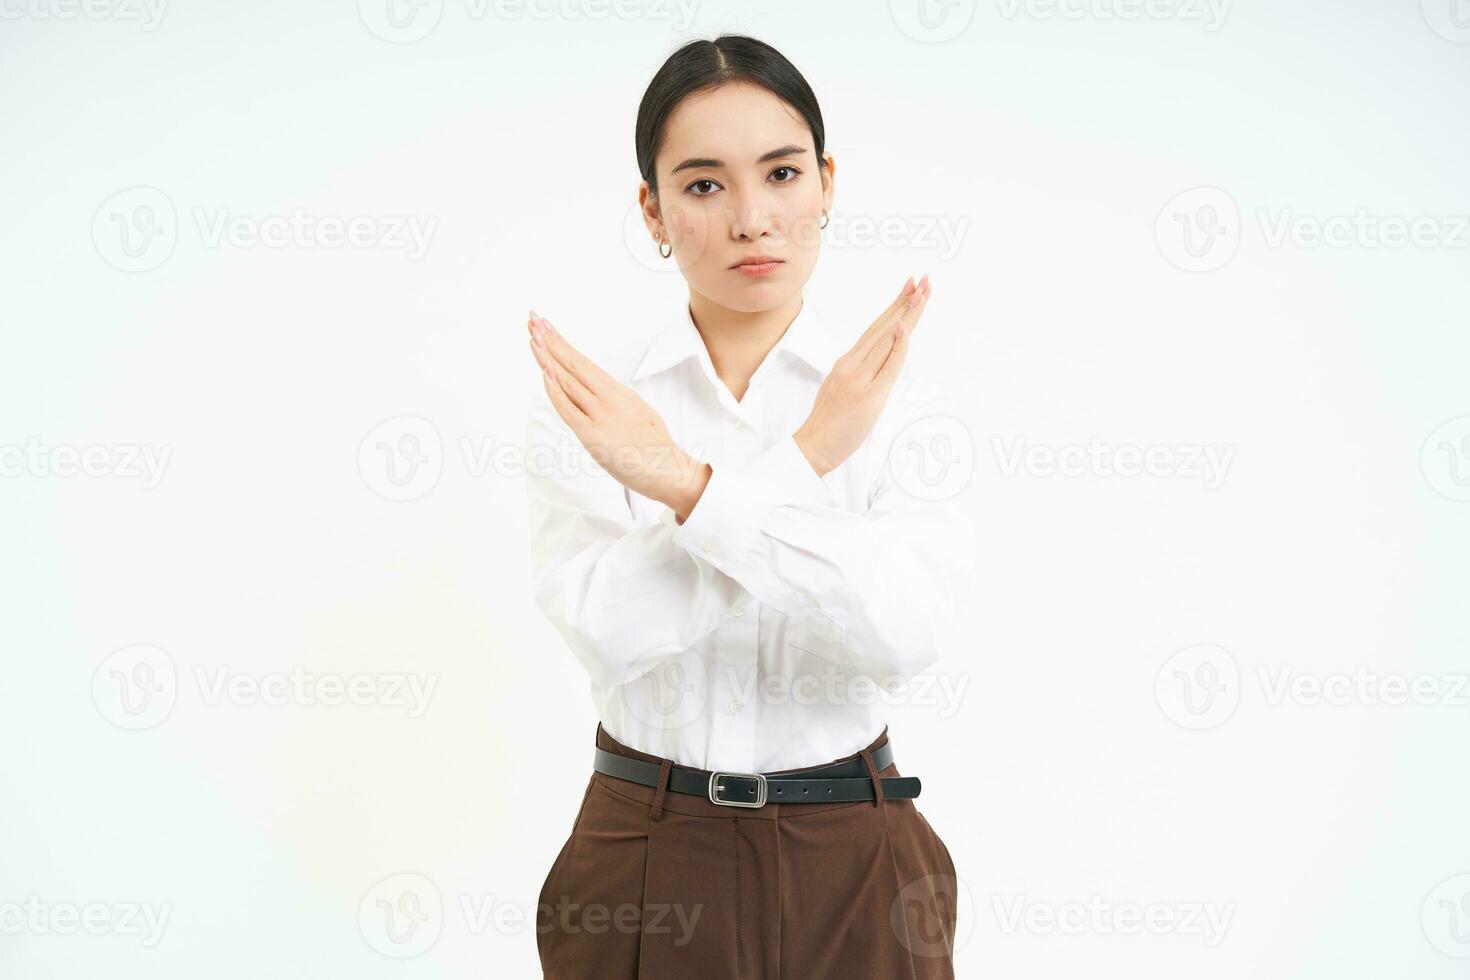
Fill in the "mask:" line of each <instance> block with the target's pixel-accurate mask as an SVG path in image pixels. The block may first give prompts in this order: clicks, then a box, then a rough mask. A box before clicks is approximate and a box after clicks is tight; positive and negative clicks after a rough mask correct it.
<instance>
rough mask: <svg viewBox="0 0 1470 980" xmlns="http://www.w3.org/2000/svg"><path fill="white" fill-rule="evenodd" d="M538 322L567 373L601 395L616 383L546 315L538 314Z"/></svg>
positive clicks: (550, 348)
mask: <svg viewBox="0 0 1470 980" xmlns="http://www.w3.org/2000/svg"><path fill="white" fill-rule="evenodd" d="M536 323H537V325H538V326H540V327H541V336H542V338H543V339H544V340H545V341H546V349H547V350H549V351H551V353H552V354H553V355H554V356H555V357H556V360H557V363H558V364H561V365H562V366H563V367H564V368H566V373H567V374H570V375H571V376H572V377H574V378H576V379H577V380H578V381H580V382H581V383H582V386H583V387H584V388H585V389H587V390H588V391H591V392H593V393H595V394H597V395H599V396H600V395H605V394H606V393H607V392H608V390H609V388H610V387H611V386H612V385H613V384H616V382H615V381H614V380H613V378H612V376H611V375H609V374H608V373H607V372H606V371H604V370H603V369H602V368H600V367H598V366H597V364H596V363H595V362H593V361H592V360H591V359H590V358H588V357H586V356H584V355H583V354H582V352H581V351H579V350H577V349H576V348H575V347H573V346H572V345H571V343H570V342H569V341H568V340H567V339H566V338H565V337H563V336H562V335H561V333H560V332H559V331H558V330H557V329H556V328H555V327H553V326H552V325H551V323H550V321H548V320H547V319H546V317H544V316H540V315H537V317H536Z"/></svg>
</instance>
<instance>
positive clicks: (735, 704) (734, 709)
mask: <svg viewBox="0 0 1470 980" xmlns="http://www.w3.org/2000/svg"><path fill="white" fill-rule="evenodd" d="M744 707H745V704H744V703H743V702H740V701H731V702H730V714H732V715H738V714H740V709H741V708H744Z"/></svg>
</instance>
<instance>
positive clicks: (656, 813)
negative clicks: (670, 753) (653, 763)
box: [648, 759, 674, 820]
mask: <svg viewBox="0 0 1470 980" xmlns="http://www.w3.org/2000/svg"><path fill="white" fill-rule="evenodd" d="M673 766H674V763H673V761H672V760H670V759H662V760H660V761H659V764H658V785H657V786H656V787H654V790H653V809H652V810H650V811H649V814H648V815H649V817H650V818H651V819H653V820H662V819H663V815H664V787H666V786H668V785H669V770H670V769H672V768H673Z"/></svg>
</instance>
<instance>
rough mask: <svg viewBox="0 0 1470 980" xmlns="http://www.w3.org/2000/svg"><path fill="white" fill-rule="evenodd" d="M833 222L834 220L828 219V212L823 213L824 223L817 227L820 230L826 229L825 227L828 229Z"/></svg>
mask: <svg viewBox="0 0 1470 980" xmlns="http://www.w3.org/2000/svg"><path fill="white" fill-rule="evenodd" d="M831 221H832V219H831V218H828V217H827V212H826V211H823V212H822V223H821V224H819V225H817V227H818V228H825V227H827V225H828V224H830V223H831Z"/></svg>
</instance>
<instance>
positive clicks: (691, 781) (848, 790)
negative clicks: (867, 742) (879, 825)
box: [592, 742, 919, 807]
mask: <svg viewBox="0 0 1470 980" xmlns="http://www.w3.org/2000/svg"><path fill="white" fill-rule="evenodd" d="M891 762H893V748H892V746H891V744H890V743H888V742H884V743H883V744H882V745H881V746H879V747H878V748H877V749H875V750H874V751H873V767H874V768H875V769H877V770H878V771H879V772H882V771H883V770H884V769H886V768H888V766H889V764H890V763H891ZM592 768H593V769H596V770H597V771H598V772H600V773H603V774H604V775H608V776H614V777H616V778H618V779H626V780H628V781H629V782H634V783H641V784H643V785H644V786H653V787H657V786H658V775H659V769H660V766H659V764H658V763H657V762H645V761H644V760H642V759H632V758H629V757H628V756H625V755H618V754H616V753H613V752H608V751H607V750H606V749H602V748H598V749H597V754H596V755H595V756H594V757H593V760H592ZM880 782H882V784H883V796H884V798H885V799H890V800H893V799H897V800H911V799H913V798H914V797H916V796H918V795H919V777H917V776H884V777H880ZM668 789H670V790H672V791H673V792H675V793H687V794H689V795H690V796H703V797H704V798H705V799H707V800H709V801H710V802H711V803H718V804H719V805H720V806H743V807H762V806H765V805H766V804H767V803H851V802H854V801H857V800H872V799H875V798H876V797H874V796H873V780H872V777H871V776H870V775H869V774H868V767H867V766H866V765H865V764H864V763H863V760H862V757H861V756H859V757H857V758H855V759H847V760H844V761H842V762H834V763H832V764H831V765H830V766H819V767H818V768H816V769H803V770H801V771H799V772H778V773H771V774H769V775H767V774H765V773H759V772H725V771H714V772H712V771H710V770H708V769H688V768H686V767H684V766H671V767H669V784H668Z"/></svg>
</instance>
